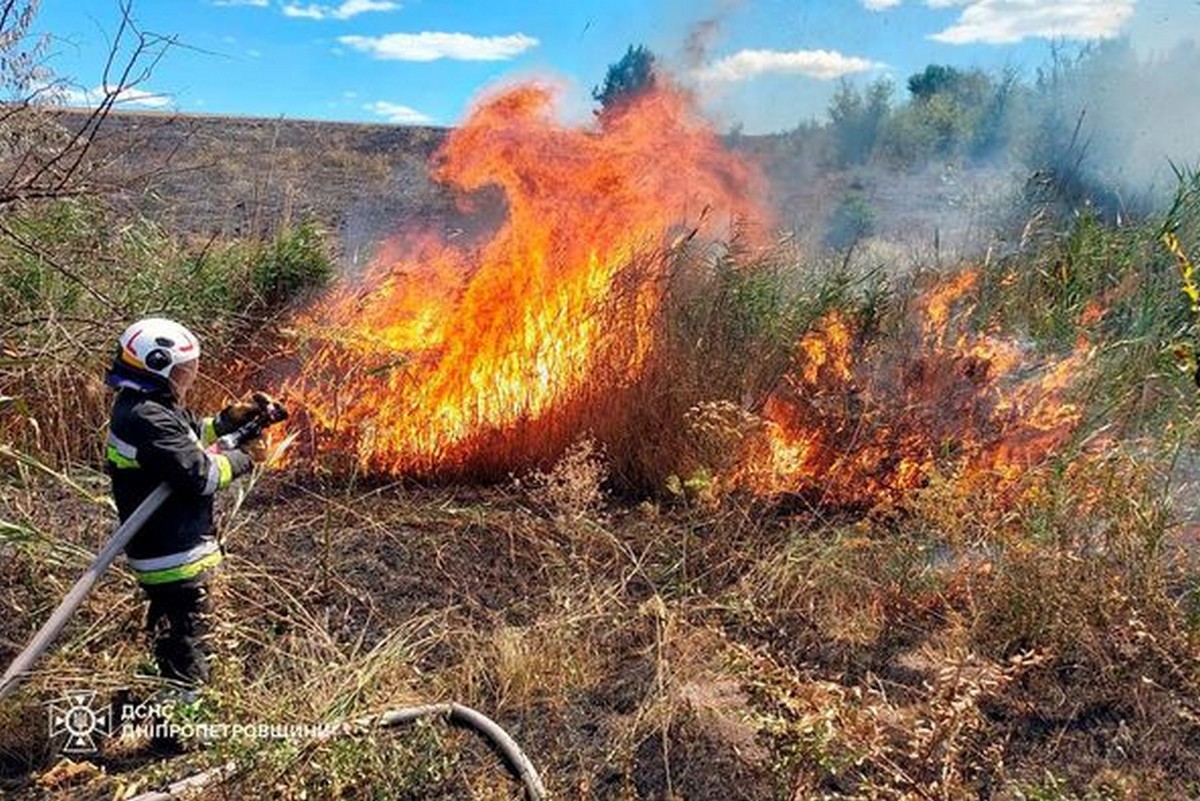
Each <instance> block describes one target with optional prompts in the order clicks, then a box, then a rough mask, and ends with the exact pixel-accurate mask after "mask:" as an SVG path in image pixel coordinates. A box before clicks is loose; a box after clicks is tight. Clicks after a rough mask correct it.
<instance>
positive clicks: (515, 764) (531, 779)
mask: <svg viewBox="0 0 1200 801" xmlns="http://www.w3.org/2000/svg"><path fill="white" fill-rule="evenodd" d="M426 717H444V718H445V719H446V720H448V721H450V722H451V723H460V724H463V725H465V726H467V727H468V728H470V729H473V730H474V731H476V732H478V733H479V734H482V735H483V736H484V737H486V738H487V739H488V740H489V741H490V742H491V744H492V745H493V746H495V748H496V749H497V750H498V751H499V752H500V753H501V755H502V756H503V757H504V761H505V762H506V763H507V765H508V768H509V770H511V771H512V772H513V774H514V775H515V776H516V778H518V779H520V781H521V783H522V784H524V785H525V793H526V795H528V797H529V801H543V799H545V798H546V788H545V786H543V785H542V780H541V777H539V776H538V772H537V770H536V769H535V768H534V767H533V763H532V762H530V761H529V757H527V756H525V752H524V751H522V750H521V746H519V745H517V742H516V740H514V739H513V738H512V737H510V736H509V734H508V732H506V731H505V730H504V729H502V728H500V725H499V724H498V723H496V721H494V720H492V719H491V718H489V717H488V716H487V715H484V714H483V713H482V712H478V711H476V710H474V709H471V708H470V707H468V706H463V705H462V704H454V703H449V704H427V705H425V706H413V707H403V708H400V709H392V710H389V711H387V712H384V713H382V714H380V715H372V716H370V717H365V718H358V719H357V720H353V721H349V722H346V723H343V724H341V725H340V726H339V727H338V730H337V732H336V733H335V734H333V735H331V736H334V737H339V736H346V735H354V734H361V733H363V732H365V731H370V730H371V729H375V728H390V727H392V726H399V725H401V724H404V723H412V722H413V721H415V720H418V719H420V718H426ZM322 739H325V738H322ZM236 770H237V765H236V764H235V763H233V762H226V763H225V764H223V765H218V766H216V767H214V768H208V769H207V770H204V771H201V772H200V773H196V774H194V775H192V776H188V777H187V778H185V779H180V780H179V781H177V782H174V783H173V784H171V785H169V786H168V787H167V789H166V790H153V791H151V792H147V793H142V794H141V795H137V796H134V797H133V798H130V799H127V801H177V799H179V798H181V797H183V796H185V795H187V794H188V793H192V792H198V791H200V790H203V789H204V788H205V787H207V786H209V785H210V784H214V783H216V782H219V781H221V780H223V779H225V778H227V777H229V776H231V775H232V774H233V773H235V772H236Z"/></svg>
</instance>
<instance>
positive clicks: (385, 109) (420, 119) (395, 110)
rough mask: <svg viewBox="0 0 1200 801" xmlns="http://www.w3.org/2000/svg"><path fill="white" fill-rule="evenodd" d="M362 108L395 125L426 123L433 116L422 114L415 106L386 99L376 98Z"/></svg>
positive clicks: (430, 120) (429, 121)
mask: <svg viewBox="0 0 1200 801" xmlns="http://www.w3.org/2000/svg"><path fill="white" fill-rule="evenodd" d="M363 108H365V109H366V110H367V111H370V112H371V113H372V114H376V115H378V116H380V117H383V118H384V119H385V120H387V121H388V122H392V123H395V124H397V125H427V124H429V123H431V122H433V117H430V116H429V115H427V114H422V113H421V112H419V111H417V110H416V109H415V108H409V107H408V106H402V105H400V104H399V103H391V102H389V101H387V100H376V101H375V102H374V103H367V104H366V105H365V106H363Z"/></svg>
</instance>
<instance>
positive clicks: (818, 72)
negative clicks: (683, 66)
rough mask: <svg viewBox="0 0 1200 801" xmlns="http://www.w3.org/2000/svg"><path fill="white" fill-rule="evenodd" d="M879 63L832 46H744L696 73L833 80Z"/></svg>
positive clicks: (706, 77) (713, 77)
mask: <svg viewBox="0 0 1200 801" xmlns="http://www.w3.org/2000/svg"><path fill="white" fill-rule="evenodd" d="M880 66H882V65H881V64H878V63H876V62H874V61H869V60H867V59H865V58H858V57H856V56H845V55H842V54H841V53H838V52H836V51H832V50H791V51H782V50H741V51H739V52H737V53H734V54H733V55H732V56H727V57H726V58H723V59H721V60H719V61H715V62H713V63H712V64H709V65H708V66H707V67H704V68H702V69H700V70H697V71H696V73H695V76H696V78H697V79H699V80H701V81H744V80H747V79H749V78H754V77H756V76H758V75H763V74H765V73H772V72H773V73H785V74H792V75H807V76H808V77H810V78H820V79H823V80H831V79H833V78H840V77H842V76H844V75H851V74H853V73H856V72H866V71H867V70H871V69H874V68H876V67H880Z"/></svg>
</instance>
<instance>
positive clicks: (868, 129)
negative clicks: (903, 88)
mask: <svg viewBox="0 0 1200 801" xmlns="http://www.w3.org/2000/svg"><path fill="white" fill-rule="evenodd" d="M893 91H894V87H893V86H892V82H891V81H889V80H887V79H884V78H881V79H879V80H877V81H874V82H872V83H871V84H870V85H868V86H867V88H866V91H865V92H861V91H859V89H857V88H856V87H855V86H854V85H853V84H851V83H850V82H849V81H847V80H845V79H843V80H842V82H841V84H840V85H839V86H838V90H837V92H836V93H835V94H834V96H833V100H832V101H830V104H829V122H830V126H831V128H832V130H833V140H834V147H835V148H836V153H837V161H838V164H839V165H840V166H843V167H845V166H848V165H851V164H863V163H865V162H866V161H867V160H868V159H869V158H870V157H871V153H872V152H873V151H874V149H875V142H876V140H877V139H878V138H879V132H880V130H882V128H883V126H884V124H885V123H886V121H887V118H888V115H889V114H891V110H892V93H893Z"/></svg>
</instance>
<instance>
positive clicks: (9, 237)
mask: <svg viewBox="0 0 1200 801" xmlns="http://www.w3.org/2000/svg"><path fill="white" fill-rule="evenodd" d="M2 222H3V226H4V227H5V229H6V231H7V232H8V233H7V234H6V235H2V236H0V320H2V322H0V343H3V352H2V353H0V397H2V398H3V400H2V401H0V438H3V439H4V440H5V441H7V442H10V443H12V444H14V445H15V446H16V447H18V448H19V449H22V450H24V451H26V452H28V453H31V454H35V455H38V456H41V457H44V458H47V459H49V460H50V461H51V462H52V463H54V464H60V465H65V464H69V463H71V462H76V461H81V460H82V461H90V460H92V459H93V458H94V455H95V453H96V452H97V447H98V446H97V443H98V442H99V441H100V439H101V437H100V436H99V432H100V429H101V427H102V426H103V424H104V422H105V419H106V416H107V413H108V408H107V407H108V393H107V392H106V390H105V389H104V387H103V385H102V383H101V381H102V378H103V375H104V371H105V369H106V367H107V365H108V364H109V362H110V361H111V358H112V354H113V349H114V347H115V342H116V337H117V335H118V334H119V333H120V332H121V330H122V329H123V328H124V327H125V326H126V325H128V324H129V323H131V322H133V321H134V320H136V319H138V318H139V317H144V316H148V315H162V316H168V317H173V318H175V319H178V320H179V321H181V322H183V323H184V324H185V325H187V326H189V327H190V328H192V329H193V330H194V331H196V332H197V334H198V335H199V336H200V338H201V341H202V342H203V347H204V350H205V353H206V358H205V368H204V370H203V371H202V374H201V375H202V379H201V385H200V386H199V390H200V391H199V393H198V395H199V397H198V400H199V401H201V402H217V401H220V400H222V399H223V398H226V397H228V396H229V395H230V394H231V393H237V392H240V391H241V390H242V389H243V388H242V387H240V386H238V383H239V377H240V375H242V374H244V372H245V371H246V370H247V369H248V368H249V367H251V366H252V365H251V364H248V363H249V362H250V361H251V358H252V356H253V353H254V351H253V350H252V349H251V348H249V347H247V346H248V344H249V343H250V340H251V338H252V337H254V336H256V335H257V334H258V333H260V332H261V331H262V330H263V329H264V326H265V325H266V323H267V322H268V321H269V320H270V319H271V318H272V317H275V316H276V315H278V314H279V313H280V311H281V310H282V309H284V308H286V306H287V305H288V304H289V303H290V302H293V301H295V300H296V299H297V298H299V297H301V296H302V295H303V294H304V293H305V292H308V291H311V290H312V289H314V288H316V287H319V286H321V285H322V284H323V283H324V282H325V281H326V280H327V279H328V278H329V276H330V275H331V272H332V267H331V260H330V256H329V255H328V254H327V252H326V245H325V244H324V240H323V239H322V238H321V235H320V233H319V232H318V231H317V230H316V229H314V228H313V227H311V226H307V225H305V226H301V227H299V228H297V229H294V230H290V231H285V232H283V233H281V234H280V235H279V236H278V237H276V238H275V239H273V240H270V241H267V242H255V241H241V240H231V241H227V240H221V241H218V240H217V239H216V238H212V239H209V240H207V241H187V240H181V239H177V238H174V237H172V236H171V235H170V234H169V233H168V232H166V231H163V230H162V229H160V228H158V227H157V226H155V225H154V224H152V223H150V222H148V221H147V220H145V219H133V220H125V219H121V218H120V217H117V216H115V215H114V214H113V213H112V212H111V211H109V210H108V209H106V208H105V207H104V206H102V205H100V204H99V203H97V202H95V201H90V200H66V201H59V202H55V203H52V204H46V205H30V206H26V207H23V208H21V209H18V210H17V211H15V212H10V213H8V214H6V215H5V217H4V219H3V221H2Z"/></svg>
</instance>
